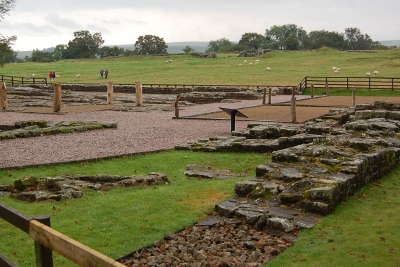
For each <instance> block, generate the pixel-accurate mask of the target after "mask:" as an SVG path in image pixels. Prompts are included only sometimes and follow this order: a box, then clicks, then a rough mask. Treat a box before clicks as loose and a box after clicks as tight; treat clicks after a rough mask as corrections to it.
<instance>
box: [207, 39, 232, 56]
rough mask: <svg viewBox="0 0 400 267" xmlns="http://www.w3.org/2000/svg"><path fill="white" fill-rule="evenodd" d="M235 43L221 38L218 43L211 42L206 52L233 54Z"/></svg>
mask: <svg viewBox="0 0 400 267" xmlns="http://www.w3.org/2000/svg"><path fill="white" fill-rule="evenodd" d="M234 47H235V45H234V43H232V42H231V41H229V40H228V39H226V38H221V39H218V40H216V41H210V42H209V43H208V46H207V49H206V52H207V53H209V52H231V51H233V50H234Z"/></svg>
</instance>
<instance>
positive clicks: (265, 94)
mask: <svg viewBox="0 0 400 267" xmlns="http://www.w3.org/2000/svg"><path fill="white" fill-rule="evenodd" d="M266 98H267V88H264V89H263V102H262V103H263V105H265V101H266Z"/></svg>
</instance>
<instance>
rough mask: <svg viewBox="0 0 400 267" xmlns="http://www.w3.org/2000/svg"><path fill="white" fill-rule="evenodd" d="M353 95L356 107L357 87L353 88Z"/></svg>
mask: <svg viewBox="0 0 400 267" xmlns="http://www.w3.org/2000/svg"><path fill="white" fill-rule="evenodd" d="M352 97H353V107H354V106H355V105H356V89H353V92H352Z"/></svg>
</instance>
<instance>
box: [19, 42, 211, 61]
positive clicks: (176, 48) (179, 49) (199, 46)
mask: <svg viewBox="0 0 400 267" xmlns="http://www.w3.org/2000/svg"><path fill="white" fill-rule="evenodd" d="M167 45H168V48H167V52H168V54H180V53H183V49H184V48H185V47H186V46H187V45H188V46H190V47H191V48H192V49H193V50H194V51H195V52H205V51H206V49H207V46H208V42H172V43H167ZM106 46H109V47H114V46H115V45H106ZM116 46H118V47H120V48H123V49H125V50H134V49H135V45H134V44H124V45H116ZM53 50H54V47H50V48H45V49H43V51H49V52H52V51H53ZM17 53H18V58H25V56H28V57H30V56H31V55H32V51H17Z"/></svg>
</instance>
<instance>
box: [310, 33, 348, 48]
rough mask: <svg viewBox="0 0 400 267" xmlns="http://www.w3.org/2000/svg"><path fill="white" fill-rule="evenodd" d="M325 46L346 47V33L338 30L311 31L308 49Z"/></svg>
mask: <svg viewBox="0 0 400 267" xmlns="http://www.w3.org/2000/svg"><path fill="white" fill-rule="evenodd" d="M323 46H326V47H330V48H333V49H339V50H343V49H346V42H345V39H344V35H343V34H341V33H338V32H329V31H325V30H321V31H311V32H310V33H309V34H308V42H307V46H306V48H307V49H318V48H321V47H323Z"/></svg>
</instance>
